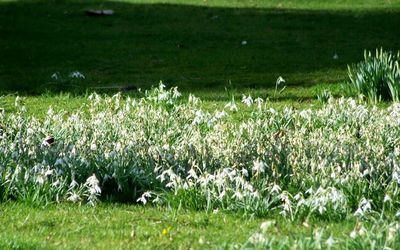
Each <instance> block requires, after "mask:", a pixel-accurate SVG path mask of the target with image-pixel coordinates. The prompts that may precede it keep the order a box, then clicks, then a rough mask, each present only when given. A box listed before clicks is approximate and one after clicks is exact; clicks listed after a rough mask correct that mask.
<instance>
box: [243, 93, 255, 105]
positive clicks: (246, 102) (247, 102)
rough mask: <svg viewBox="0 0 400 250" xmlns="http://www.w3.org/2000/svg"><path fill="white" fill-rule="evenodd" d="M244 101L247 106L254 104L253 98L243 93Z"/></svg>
mask: <svg viewBox="0 0 400 250" xmlns="http://www.w3.org/2000/svg"><path fill="white" fill-rule="evenodd" d="M242 102H243V103H244V104H245V105H246V106H247V107H250V106H251V105H252V104H253V98H251V96H250V95H249V96H247V97H246V96H245V95H243V98H242Z"/></svg>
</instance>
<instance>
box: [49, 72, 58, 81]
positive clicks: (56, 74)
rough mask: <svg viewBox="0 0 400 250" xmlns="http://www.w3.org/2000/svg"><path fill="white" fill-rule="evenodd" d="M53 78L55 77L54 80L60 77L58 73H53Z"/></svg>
mask: <svg viewBox="0 0 400 250" xmlns="http://www.w3.org/2000/svg"><path fill="white" fill-rule="evenodd" d="M51 78H53V79H54V80H58V78H59V76H58V73H53V74H52V75H51Z"/></svg>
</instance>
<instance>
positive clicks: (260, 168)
mask: <svg viewBox="0 0 400 250" xmlns="http://www.w3.org/2000/svg"><path fill="white" fill-rule="evenodd" d="M252 170H253V171H254V172H255V174H256V175H258V174H260V173H264V171H265V163H264V162H263V161H260V160H256V161H253V168H252Z"/></svg>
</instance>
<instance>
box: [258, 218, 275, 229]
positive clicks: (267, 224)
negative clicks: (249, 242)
mask: <svg viewBox="0 0 400 250" xmlns="http://www.w3.org/2000/svg"><path fill="white" fill-rule="evenodd" d="M274 224H275V221H273V220H268V221H264V222H263V223H261V226H260V229H261V231H263V232H266V231H267V230H268V229H269V228H270V227H271V226H273V225H274Z"/></svg>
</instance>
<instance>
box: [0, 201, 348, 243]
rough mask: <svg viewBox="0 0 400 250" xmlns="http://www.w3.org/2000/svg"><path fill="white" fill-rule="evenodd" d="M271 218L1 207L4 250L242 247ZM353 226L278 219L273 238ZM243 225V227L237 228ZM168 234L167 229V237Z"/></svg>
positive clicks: (341, 232)
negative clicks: (314, 230)
mask: <svg viewBox="0 0 400 250" xmlns="http://www.w3.org/2000/svg"><path fill="white" fill-rule="evenodd" d="M268 219H269V218H255V219H252V218H248V217H241V216H239V215H236V214H226V213H221V212H219V213H216V214H214V213H212V212H211V213H206V212H193V211H187V210H172V209H168V208H155V207H143V206H128V205H119V204H103V205H99V206H98V207H95V208H92V207H89V206H81V207H78V206H76V205H68V204H62V205H56V206H47V207H45V208H42V207H31V206H29V205H24V204H21V203H5V204H4V203H3V204H0V247H1V248H2V249H4V248H5V249H7V248H11V249H13V248H14V249H38V248H39V249H60V248H65V249H77V248H79V249H88V248H91V249H93V248H96V249H127V248H128V249H160V248H163V249H189V248H193V249H204V248H216V247H217V246H221V247H222V246H224V245H233V244H244V243H246V241H247V240H248V238H249V237H250V236H251V235H252V234H253V233H255V232H257V231H259V230H260V224H261V223H262V222H263V221H266V220H268ZM355 224H356V222H355V221H344V222H336V223H335V222H334V223H330V224H327V223H324V222H308V226H305V224H303V222H288V221H286V220H283V219H281V220H279V221H277V224H276V226H275V227H274V228H271V230H270V231H269V235H270V236H277V237H279V238H284V237H290V238H295V237H308V236H310V235H311V234H312V230H313V229H316V228H323V229H325V230H326V234H327V235H330V234H332V235H333V236H334V237H336V238H340V237H343V236H345V235H348V234H349V233H350V232H351V231H352V230H353V228H354V226H355ZM239 225H240V226H239ZM164 229H167V230H168V229H169V230H168V233H167V234H165V235H163V234H162V232H163V230H164Z"/></svg>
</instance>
